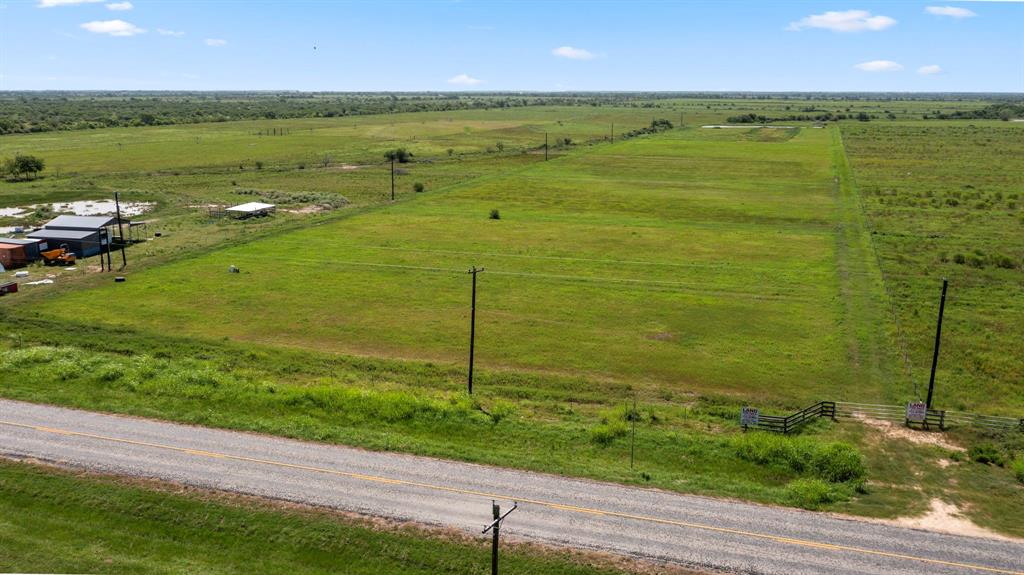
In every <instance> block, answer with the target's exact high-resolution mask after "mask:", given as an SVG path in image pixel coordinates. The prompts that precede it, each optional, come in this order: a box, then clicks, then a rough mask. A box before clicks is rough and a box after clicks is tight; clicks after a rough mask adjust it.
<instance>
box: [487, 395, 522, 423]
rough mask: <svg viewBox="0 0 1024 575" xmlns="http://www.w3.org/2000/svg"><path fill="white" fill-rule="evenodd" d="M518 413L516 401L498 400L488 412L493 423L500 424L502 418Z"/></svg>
mask: <svg viewBox="0 0 1024 575" xmlns="http://www.w3.org/2000/svg"><path fill="white" fill-rule="evenodd" d="M515 413H516V406H515V404H514V403H511V402H508V401H496V402H495V403H494V405H492V406H491V409H490V412H489V413H488V414H487V415H488V416H490V418H491V423H493V424H494V425H498V424H499V423H501V420H503V419H507V418H509V417H511V416H513V415H515Z"/></svg>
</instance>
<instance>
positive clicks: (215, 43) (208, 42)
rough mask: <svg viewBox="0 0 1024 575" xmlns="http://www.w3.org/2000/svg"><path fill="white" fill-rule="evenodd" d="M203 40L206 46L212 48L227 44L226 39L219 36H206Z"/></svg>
mask: <svg viewBox="0 0 1024 575" xmlns="http://www.w3.org/2000/svg"><path fill="white" fill-rule="evenodd" d="M203 42H204V43H205V44H206V45H207V46H213V47H214V48H219V47H221V46H227V45H228V41H227V40H221V39H220V38H207V39H206V40H204V41H203Z"/></svg>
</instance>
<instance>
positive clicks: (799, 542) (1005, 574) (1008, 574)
mask: <svg viewBox="0 0 1024 575" xmlns="http://www.w3.org/2000/svg"><path fill="white" fill-rule="evenodd" d="M0 425H9V426H11V427H20V428H23V429H32V430H35V431H41V432H44V433H53V434H58V435H68V436H77V437H86V438H89V439H98V440H101V441H110V442H114V443H123V444H127V445H138V446H142V447H153V448H156V449H165V450H168V451H176V452H179V453H186V454H189V455H196V456H200V457H211V458H217V459H230V460H234V461H245V462H248V463H259V464H262V465H272V466H275V467H284V468H288V469H300V470H303V471H314V472H317V473H326V474H330V475H337V476H341V477H348V478H351V479H358V480H361V481H369V482H374V483H386V484H390V485H405V486H409V487H420V488H423V489H430V490H433V491H443V492H447V493H457V494H460V495H473V496H478V497H483V498H486V499H505V500H512V501H519V502H521V503H529V504H532V505H537V506H541V507H547V508H548V509H555V510H558V511H569V512H573V513H587V514H591V515H601V516H606V517H618V518H621V519H631V520H635V521H644V522H648V523H657V524H661V525H672V526H675V527H686V528H690V529H700V530H703V531H711V532H715V533H727V534H730V535H739V536H743V537H750V538H754V539H762V540H768V541H774V542H776V543H783V544H786V545H794V546H800V547H810V548H814V549H824V550H829V551H847V552H851V553H860V554H864V555H874V556H877V557H887V558H890V559H901V560H906V561H917V562H921V563H928V564H932V565H943V566H946V567H958V568H962V569H970V570H975V571H984V572H986V573H999V574H1001V575H1024V572H1022V571H1008V570H1006V569H999V568H995V567H986V566H984V565H972V564H969V563H957V562H955V561H943V560H941V559H930V558H927V557H915V556H913V555H903V554H900V553H891V552H889V551H879V550H877V549H867V548H864V547H852V546H848V545H838V544H834V543H822V542H819V541H810V540H806V539H794V538H791V537H783V536H780V535H771V534H768V533H757V532H754V531H743V530H740V529H731V528H728V527H715V526H713V525H703V524H700V523H689V522H686V521H677V520H674V519H663V518H660V517H650V516H646V515H634V514H631V513H623V512H620V511H607V510H602V509H593V508H589V507H578V506H575V505H569V504H564V503H555V502H552V501H544V500H540V499H525V498H519V497H510V496H508V495H499V494H494V493H487V492H484V491H476V490H472V489H462V488H458V487H446V486H444V485H434V484H430V483H421V482H418V481H409V480H405V479H392V478H388V477H379V476H376V475H366V474H363V473H356V472H353V471H341V470H337V469H326V468H323V467H313V466H309V465H301V464H297V463H285V462H283V461H273V460H269V459H259V458H255V457H246V456H244V455H230V454H227V453H218V452H215V451H206V450H199V449H189V448H186V447H176V446H173V445H164V444H160V443H150V442H146V441H136V440H133V439H121V438H117V437H107V436H104V435H96V434H92V433H84V432H80V431H69V430H66V429H57V428H53V427H44V426H39V425H27V424H23V423H14V422H10V421H2V420H0Z"/></svg>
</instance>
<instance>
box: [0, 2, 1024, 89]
mask: <svg viewBox="0 0 1024 575" xmlns="http://www.w3.org/2000/svg"><path fill="white" fill-rule="evenodd" d="M1022 31H1024V3H1021V2H996V1H989V2H965V1H950V0H946V1H942V0H939V1H936V2H927V1H925V2H910V1H901V2H856V1H849V2H847V1H845V0H844V1H838V0H837V1H835V2H809V1H807V2H741V1H719V2H713V1H705V2H685V1H676V2H666V1H662V2H625V1H624V2H597V1H591V2H540V1H538V2H513V1H505V2H494V1H485V0H477V1H471V0H466V1H461V2H460V1H446V2H426V1H423V2H336V1H330V0H320V1H315V2H313V1H295V2H284V1H277V2H273V1H242V0H234V1H223V0H222V1H201V0H191V1H174V0H163V1H147V0H130V1H126V0H21V1H13V0H0V90H23V89H32V90H35V89H125V90H169V89H178V90H219V89H227V90H280V89H287V90H339V91H350V90H367V91H377V90H394V91H402V90H541V91H549V90H761V91H780V90H793V91H800V90H821V91H972V92H1024V32H1022Z"/></svg>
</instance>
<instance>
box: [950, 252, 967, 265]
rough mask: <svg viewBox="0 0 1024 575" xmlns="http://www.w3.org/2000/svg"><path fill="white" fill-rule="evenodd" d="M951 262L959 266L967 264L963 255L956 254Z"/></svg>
mask: <svg viewBox="0 0 1024 575" xmlns="http://www.w3.org/2000/svg"><path fill="white" fill-rule="evenodd" d="M953 261H954V262H956V263H958V264H960V265H964V264H965V263H967V257H966V256H964V254H956V255H955V256H953Z"/></svg>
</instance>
